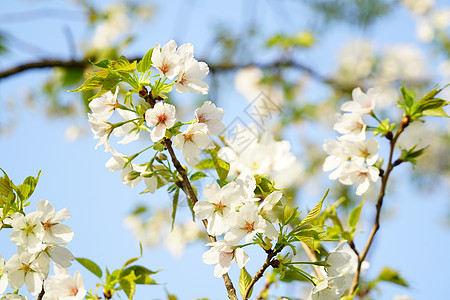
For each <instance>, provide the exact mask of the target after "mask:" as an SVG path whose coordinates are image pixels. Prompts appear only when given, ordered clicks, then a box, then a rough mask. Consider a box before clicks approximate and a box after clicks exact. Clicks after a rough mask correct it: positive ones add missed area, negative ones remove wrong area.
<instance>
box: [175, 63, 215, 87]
mask: <svg viewBox="0 0 450 300" xmlns="http://www.w3.org/2000/svg"><path fill="white" fill-rule="evenodd" d="M208 73H209V68H208V65H207V64H206V63H204V62H202V61H201V62H199V61H197V60H196V59H195V58H194V57H189V58H187V59H186V60H185V61H184V62H183V64H182V66H181V68H180V71H179V72H178V75H177V79H176V81H175V83H174V87H175V88H176V90H177V91H178V92H179V93H187V92H189V93H193V94H202V95H205V94H207V93H208V91H209V86H208V84H207V83H206V82H203V81H202V79H203V78H205V77H206V75H208Z"/></svg>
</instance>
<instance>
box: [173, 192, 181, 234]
mask: <svg viewBox="0 0 450 300" xmlns="http://www.w3.org/2000/svg"><path fill="white" fill-rule="evenodd" d="M179 196H180V189H179V188H178V189H176V191H175V194H174V195H173V201H172V230H173V224H174V223H175V215H176V213H177V207H178V197H179Z"/></svg>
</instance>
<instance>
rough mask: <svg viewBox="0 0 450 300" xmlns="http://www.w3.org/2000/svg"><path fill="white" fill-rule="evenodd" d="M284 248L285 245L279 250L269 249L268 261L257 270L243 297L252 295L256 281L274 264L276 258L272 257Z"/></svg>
mask: <svg viewBox="0 0 450 300" xmlns="http://www.w3.org/2000/svg"><path fill="white" fill-rule="evenodd" d="M283 248H284V247H280V248H279V249H278V250H275V251H272V250H269V251H268V253H267V259H266V261H265V262H264V264H263V265H262V267H261V268H260V269H259V270H258V272H256V274H255V276H253V278H252V281H251V282H250V284H249V285H248V287H247V289H246V290H245V294H244V296H243V297H242V299H244V300H247V299H248V298H249V297H250V291H251V290H252V288H253V286H254V285H255V283H256V282H257V281H258V280H259V279H261V277H262V276H263V274H264V272H265V271H266V270H267V268H268V267H269V266H272V265H273V264H274V261H275V260H272V258H274V257H275V256H276V255H277V254H278V253H280V252H281V250H283Z"/></svg>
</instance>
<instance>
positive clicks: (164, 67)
mask: <svg viewBox="0 0 450 300" xmlns="http://www.w3.org/2000/svg"><path fill="white" fill-rule="evenodd" d="M176 48H177V43H175V41H174V40H170V41H169V42H168V43H167V44H165V45H164V46H163V47H162V49H161V45H160V44H156V45H155V47H154V48H153V53H152V58H151V60H152V66H153V67H155V68H156V69H157V70H158V71H159V75H160V76H161V77H163V76H166V77H167V78H169V79H171V80H172V79H173V78H174V77H175V76H177V74H178V71H179V69H180V63H181V57H180V55H179V54H178V53H177V50H176Z"/></svg>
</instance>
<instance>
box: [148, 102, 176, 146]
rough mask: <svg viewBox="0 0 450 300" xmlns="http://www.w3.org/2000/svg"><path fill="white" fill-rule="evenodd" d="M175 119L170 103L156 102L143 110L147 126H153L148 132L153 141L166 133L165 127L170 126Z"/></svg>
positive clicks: (173, 108) (173, 109)
mask: <svg viewBox="0 0 450 300" xmlns="http://www.w3.org/2000/svg"><path fill="white" fill-rule="evenodd" d="M175 121H176V119H175V106H173V105H171V104H167V103H162V102H158V103H156V104H155V106H154V107H153V108H150V109H148V110H147V111H146V112H145V122H146V123H147V126H149V127H153V126H155V128H154V129H153V130H152V132H151V134H150V137H151V138H152V141H153V142H157V141H159V140H160V139H162V138H163V137H164V135H165V134H166V129H169V128H170V127H172V126H173V125H174V124H175Z"/></svg>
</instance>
